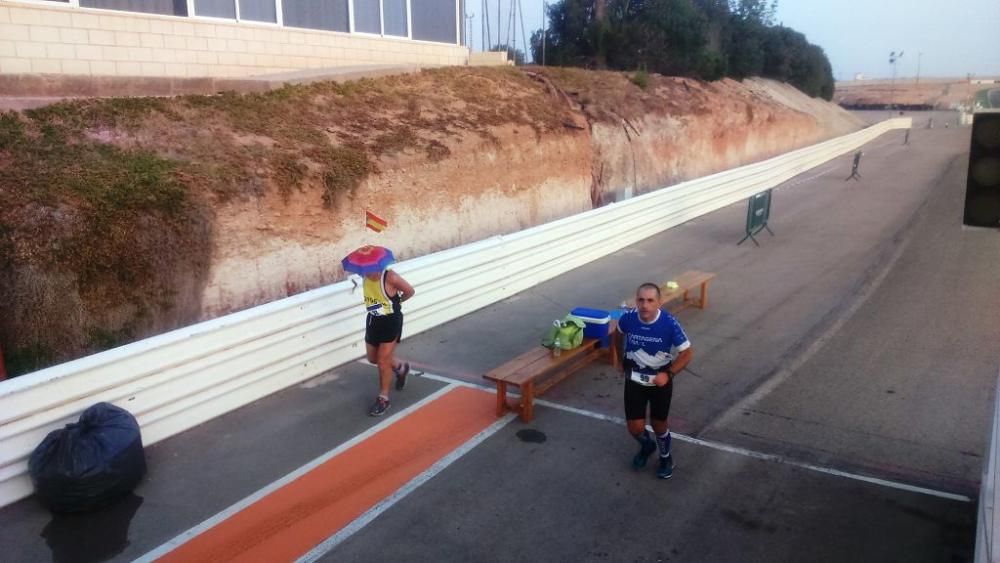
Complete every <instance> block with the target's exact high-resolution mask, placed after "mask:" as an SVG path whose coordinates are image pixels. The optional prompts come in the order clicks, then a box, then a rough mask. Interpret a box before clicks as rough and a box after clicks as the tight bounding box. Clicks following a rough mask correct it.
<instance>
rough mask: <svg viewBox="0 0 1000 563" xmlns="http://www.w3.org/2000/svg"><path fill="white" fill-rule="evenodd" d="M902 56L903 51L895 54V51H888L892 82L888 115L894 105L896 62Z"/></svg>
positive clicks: (890, 113)
mask: <svg viewBox="0 0 1000 563" xmlns="http://www.w3.org/2000/svg"><path fill="white" fill-rule="evenodd" d="M901 58H903V52H902V51H900V52H899V54H898V55H897V54H896V51H892V52H890V53H889V64H891V65H892V82H891V83H890V86H889V115H892V110H893V108H894V107H895V106H896V63H897V62H899V59H901Z"/></svg>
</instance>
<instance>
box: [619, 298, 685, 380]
mask: <svg viewBox="0 0 1000 563" xmlns="http://www.w3.org/2000/svg"><path fill="white" fill-rule="evenodd" d="M618 331H619V332H621V333H622V334H624V335H625V367H626V368H628V369H629V371H630V372H631V373H632V374H633V375H634V376H633V377H632V379H633V380H635V381H636V382H637V383H642V384H644V385H652V382H651V379H652V378H651V377H649V376H655V375H656V373H657V372H658V371H662V369H663V367H664V366H667V365H669V364H670V362H672V361H674V358H676V357H677V354H679V353H681V352H683V351H684V350H687V349H688V348H690V347H691V342H690V341H688V337H687V335H686V334H684V329H682V328H681V325H680V323H678V322H677V319H675V318H674V317H673V315H671V314H670V313H667V312H666V311H663V310H660V311H658V312H657V314H656V319H654V320H653V321H652V322H649V323H646V322H643V321H642V319H640V318H639V313H638V311H629V312H627V313H625V314H624V315H622V317H621V319H619V320H618ZM642 376H646V377H642ZM637 377H638V378H637Z"/></svg>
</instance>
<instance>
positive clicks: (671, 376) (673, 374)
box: [667, 368, 677, 379]
mask: <svg viewBox="0 0 1000 563" xmlns="http://www.w3.org/2000/svg"><path fill="white" fill-rule="evenodd" d="M676 375H677V374H676V373H674V372H672V371H670V368H667V377H669V378H670V379H673V378H674V377H675V376H676Z"/></svg>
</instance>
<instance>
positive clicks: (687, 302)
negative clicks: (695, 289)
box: [681, 289, 691, 309]
mask: <svg viewBox="0 0 1000 563" xmlns="http://www.w3.org/2000/svg"><path fill="white" fill-rule="evenodd" d="M690 304H691V299H690V298H689V297H688V290H686V289H685V290H684V295H683V296H681V309H683V308H685V307H687V306H688V305H690Z"/></svg>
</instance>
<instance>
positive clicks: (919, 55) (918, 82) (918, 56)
mask: <svg viewBox="0 0 1000 563" xmlns="http://www.w3.org/2000/svg"><path fill="white" fill-rule="evenodd" d="M923 56H924V53H923V52H922V51H920V52H918V53H917V84H920V59H922V58H923Z"/></svg>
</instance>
